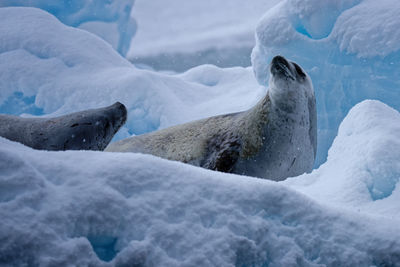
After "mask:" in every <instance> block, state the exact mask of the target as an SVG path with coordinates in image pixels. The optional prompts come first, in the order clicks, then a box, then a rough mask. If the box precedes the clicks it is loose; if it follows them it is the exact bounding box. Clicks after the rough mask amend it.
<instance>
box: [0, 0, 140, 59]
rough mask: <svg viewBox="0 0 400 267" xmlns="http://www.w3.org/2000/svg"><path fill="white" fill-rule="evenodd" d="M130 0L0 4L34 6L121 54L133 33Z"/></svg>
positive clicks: (9, 1)
mask: <svg viewBox="0 0 400 267" xmlns="http://www.w3.org/2000/svg"><path fill="white" fill-rule="evenodd" d="M133 4H134V0H94V1H93V0H68V1H61V0H56V1H48V0H36V1H29V0H3V1H0V7H7V6H29V7H37V8H40V9H43V10H46V11H47V12H49V13H51V14H53V15H54V16H56V17H57V18H58V19H59V20H60V21H61V22H63V23H64V24H66V25H69V26H72V27H76V28H81V29H85V30H87V31H90V32H92V33H94V34H96V35H98V36H100V37H101V38H102V39H104V40H105V41H107V42H108V43H110V44H111V45H112V46H113V48H114V49H115V50H117V51H118V52H119V53H120V54H121V55H122V56H125V55H126V53H127V52H128V49H129V46H130V42H131V39H132V37H133V36H134V35H135V33H136V29H137V25H136V21H135V20H134V19H133V18H132V17H131V16H130V14H131V10H132V6H133Z"/></svg>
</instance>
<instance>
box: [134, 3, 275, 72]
mask: <svg viewBox="0 0 400 267" xmlns="http://www.w3.org/2000/svg"><path fill="white" fill-rule="evenodd" d="M278 2H279V0H251V1H242V0H229V1H225V0H202V1H198V0H168V1H164V0H136V1H135V6H134V8H133V10H132V16H133V17H134V18H135V19H136V20H137V24H138V31H137V34H136V35H135V37H134V38H133V39H132V44H131V48H130V50H129V52H128V55H127V57H128V58H129V59H130V60H132V62H134V63H135V64H138V63H140V64H146V65H148V66H150V67H152V68H154V69H162V70H174V71H183V70H187V69H189V68H192V67H194V66H197V65H200V64H206V63H207V64H210V63H211V64H214V65H217V66H220V67H232V66H244V67H246V66H250V64H251V63H250V54H251V49H252V48H253V46H254V44H255V40H254V30H255V27H256V25H257V22H258V20H259V19H260V17H261V16H262V14H263V13H264V12H266V11H267V10H268V9H269V8H271V7H272V6H274V5H275V4H276V3H278Z"/></svg>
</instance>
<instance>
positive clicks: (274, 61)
mask: <svg viewBox="0 0 400 267" xmlns="http://www.w3.org/2000/svg"><path fill="white" fill-rule="evenodd" d="M278 63H280V64H284V65H287V60H286V59H285V58H284V57H283V56H279V55H278V56H275V57H274V58H273V59H272V61H271V64H272V65H275V64H278Z"/></svg>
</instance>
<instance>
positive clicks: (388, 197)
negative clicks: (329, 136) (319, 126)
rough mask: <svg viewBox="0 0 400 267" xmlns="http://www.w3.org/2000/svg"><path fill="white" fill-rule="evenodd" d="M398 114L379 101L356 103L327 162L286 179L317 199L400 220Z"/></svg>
mask: <svg viewBox="0 0 400 267" xmlns="http://www.w3.org/2000/svg"><path fill="white" fill-rule="evenodd" d="M399 133H400V113H399V112H398V111H397V110H394V109H393V108H390V107H388V106H387V105H385V104H383V103H381V102H379V101H376V100H365V101H364V102H361V103H359V104H357V105H356V106H355V107H353V108H352V109H351V110H350V112H349V114H348V115H347V116H346V117H345V119H344V120H343V122H342V123H341V125H340V127H339V132H338V135H337V137H336V138H335V140H334V142H333V144H332V147H331V148H330V149H329V153H328V161H327V162H326V163H325V164H323V165H322V166H321V167H320V168H319V169H318V170H315V171H314V172H313V173H311V174H308V175H303V176H298V177H295V178H291V179H288V180H286V181H284V183H285V184H287V185H290V186H292V187H293V188H295V189H296V190H299V191H301V192H303V193H305V194H306V195H308V196H311V197H313V198H314V199H316V200H317V201H319V202H323V203H326V204H334V205H337V206H340V207H343V208H346V209H351V210H354V211H358V212H366V213H371V214H382V215H385V216H388V217H391V218H397V219H400V205H398V203H400V183H399V180H400V139H399V137H400V136H399Z"/></svg>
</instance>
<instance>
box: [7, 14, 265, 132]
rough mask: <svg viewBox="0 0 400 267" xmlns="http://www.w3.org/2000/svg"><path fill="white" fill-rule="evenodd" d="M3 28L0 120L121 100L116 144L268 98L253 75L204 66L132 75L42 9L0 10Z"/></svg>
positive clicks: (101, 46)
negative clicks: (124, 116) (122, 120)
mask: <svg viewBox="0 0 400 267" xmlns="http://www.w3.org/2000/svg"><path fill="white" fill-rule="evenodd" d="M0 22H1V23H0V40H1V42H0V112H1V113H9V114H16V115H20V114H23V113H29V114H32V115H44V114H46V115H48V114H51V115H54V116H55V115H62V114H66V113H70V112H76V111H79V110H84V109H89V108H97V107H102V106H107V105H110V104H112V103H114V102H116V101H120V102H122V103H123V104H125V106H126V107H127V109H128V118H129V119H128V122H127V124H126V125H125V126H124V128H123V129H122V130H121V131H120V133H119V135H118V136H117V137H116V138H117V139H120V138H123V137H127V136H130V135H132V134H141V133H145V132H149V131H153V130H156V129H159V128H164V127H167V126H171V125H174V124H179V123H183V122H187V121H190V120H194V119H200V118H204V117H208V116H212V115H216V114H221V113H229V112H235V111H239V110H244V109H247V108H249V107H251V106H252V105H253V104H255V103H256V102H257V100H258V99H260V98H261V97H262V96H263V95H264V94H265V89H264V88H262V87H261V86H259V85H258V84H257V82H256V80H255V78H254V75H253V73H252V70H251V69H250V68H246V69H245V68H240V67H236V68H230V69H219V68H217V67H214V66H210V65H206V66H200V67H197V68H195V69H192V70H190V71H189V72H187V73H184V74H181V75H178V76H173V75H166V74H158V73H155V72H151V71H147V70H139V69H136V68H135V67H133V66H132V65H131V64H130V63H129V62H128V61H127V60H125V59H124V58H122V57H121V56H120V55H118V54H117V53H116V52H115V51H114V50H113V49H112V48H111V47H110V46H109V45H108V44H107V43H105V42H104V41H102V40H101V39H100V38H98V37H96V36H94V35H92V34H89V33H87V32H85V31H81V30H77V29H75V28H71V27H67V26H65V25H63V24H62V23H60V22H59V21H58V20H57V19H56V18H55V17H53V16H51V15H50V14H48V13H46V12H44V11H42V10H40V9H34V8H22V7H20V8H13V7H11V8H0ZM37 29H40V32H39V31H38V30H37ZM243 96H244V97H243Z"/></svg>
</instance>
